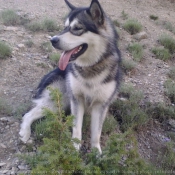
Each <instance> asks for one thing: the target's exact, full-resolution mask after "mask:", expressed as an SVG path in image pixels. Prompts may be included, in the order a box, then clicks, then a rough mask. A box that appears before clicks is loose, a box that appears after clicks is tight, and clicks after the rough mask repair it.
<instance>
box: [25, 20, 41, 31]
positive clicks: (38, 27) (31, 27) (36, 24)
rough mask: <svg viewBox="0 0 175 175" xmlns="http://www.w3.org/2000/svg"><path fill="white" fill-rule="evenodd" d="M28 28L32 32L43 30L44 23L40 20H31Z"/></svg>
mask: <svg viewBox="0 0 175 175" xmlns="http://www.w3.org/2000/svg"><path fill="white" fill-rule="evenodd" d="M26 28H27V29H28V30H30V31H32V32H39V31H41V30H42V25H41V23H40V22H36V21H34V22H30V23H29V24H27V25H26Z"/></svg>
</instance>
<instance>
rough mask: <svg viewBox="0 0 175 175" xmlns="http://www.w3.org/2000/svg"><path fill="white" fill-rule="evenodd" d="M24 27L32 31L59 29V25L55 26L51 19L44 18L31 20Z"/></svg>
mask: <svg viewBox="0 0 175 175" xmlns="http://www.w3.org/2000/svg"><path fill="white" fill-rule="evenodd" d="M26 27H27V29H29V30H31V31H32V32H39V31H46V32H53V31H55V30H59V27H58V26H57V24H56V22H55V21H54V20H51V19H44V20H43V21H33V22H31V23H29V24H28V25H26Z"/></svg>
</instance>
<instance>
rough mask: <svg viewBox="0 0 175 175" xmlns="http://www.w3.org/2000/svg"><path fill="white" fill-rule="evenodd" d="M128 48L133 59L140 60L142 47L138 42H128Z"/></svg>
mask: <svg viewBox="0 0 175 175" xmlns="http://www.w3.org/2000/svg"><path fill="white" fill-rule="evenodd" d="M128 50H129V52H130V53H131V54H132V56H133V58H134V61H137V62H140V61H141V60H142V58H143V47H142V46H141V45H140V44H139V43H133V44H130V45H129V46H128Z"/></svg>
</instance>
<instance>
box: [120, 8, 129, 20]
mask: <svg viewBox="0 0 175 175" xmlns="http://www.w3.org/2000/svg"><path fill="white" fill-rule="evenodd" d="M128 16H129V15H128V14H127V13H125V11H124V10H123V11H122V13H121V18H122V19H123V20H126V19H128Z"/></svg>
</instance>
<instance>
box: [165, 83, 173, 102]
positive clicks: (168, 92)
mask: <svg viewBox="0 0 175 175" xmlns="http://www.w3.org/2000/svg"><path fill="white" fill-rule="evenodd" d="M164 86H165V94H166V95H167V96H168V97H169V99H170V101H171V103H175V82H173V81H172V80H167V81H166V82H165V83H164Z"/></svg>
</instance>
